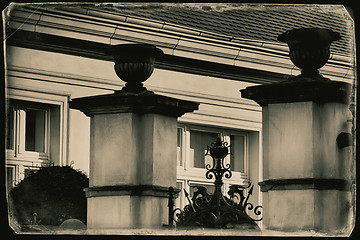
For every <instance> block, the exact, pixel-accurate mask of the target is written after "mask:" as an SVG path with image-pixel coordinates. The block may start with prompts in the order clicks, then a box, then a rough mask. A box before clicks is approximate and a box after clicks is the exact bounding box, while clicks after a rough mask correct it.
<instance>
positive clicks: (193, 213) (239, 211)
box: [174, 138, 262, 230]
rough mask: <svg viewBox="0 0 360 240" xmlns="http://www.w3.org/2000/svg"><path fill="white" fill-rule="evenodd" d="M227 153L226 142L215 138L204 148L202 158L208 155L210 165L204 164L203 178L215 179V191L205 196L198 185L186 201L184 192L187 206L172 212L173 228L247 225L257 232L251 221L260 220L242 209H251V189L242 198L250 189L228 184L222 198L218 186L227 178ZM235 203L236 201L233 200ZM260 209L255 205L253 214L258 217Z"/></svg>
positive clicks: (228, 152) (228, 169) (228, 174)
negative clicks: (225, 161) (175, 223)
mask: <svg viewBox="0 0 360 240" xmlns="http://www.w3.org/2000/svg"><path fill="white" fill-rule="evenodd" d="M228 154H231V153H230V145H229V144H228V143H227V142H224V141H222V140H221V138H217V139H216V141H215V142H213V143H211V147H209V146H208V147H207V152H206V154H205V155H210V156H211V157H212V159H213V164H212V165H210V164H207V165H206V169H207V170H208V171H207V172H206V174H205V176H206V178H208V179H212V178H213V177H215V182H214V185H215V191H214V194H209V193H208V192H207V189H206V188H205V187H202V186H196V188H197V191H196V192H194V195H193V197H192V198H191V199H190V197H189V194H188V193H187V192H186V191H185V189H184V192H185V196H186V198H187V199H188V202H189V204H188V205H186V206H185V207H184V210H181V209H180V208H176V209H175V210H174V220H175V221H176V222H177V226H200V227H213V228H236V227H238V226H240V225H247V227H248V228H249V229H255V230H260V228H259V227H258V225H257V224H256V223H255V221H261V220H262V218H260V219H252V218H251V217H249V216H248V214H247V213H246V210H252V209H253V208H254V206H253V204H251V203H250V202H248V200H249V197H250V195H251V194H252V192H253V187H254V186H252V187H251V188H250V190H249V191H248V194H247V196H246V197H245V195H244V191H245V190H246V189H247V188H249V187H250V185H251V184H249V185H248V186H245V187H244V186H240V185H232V186H230V188H229V191H228V195H229V196H230V198H229V197H227V196H224V195H223V193H222V191H221V187H222V185H223V180H222V178H223V176H225V178H231V176H232V173H231V171H230V164H226V166H224V158H225V157H226V156H227V155H228ZM235 200H237V201H235ZM260 208H262V206H257V207H256V208H255V209H254V214H255V215H260V214H261V211H260Z"/></svg>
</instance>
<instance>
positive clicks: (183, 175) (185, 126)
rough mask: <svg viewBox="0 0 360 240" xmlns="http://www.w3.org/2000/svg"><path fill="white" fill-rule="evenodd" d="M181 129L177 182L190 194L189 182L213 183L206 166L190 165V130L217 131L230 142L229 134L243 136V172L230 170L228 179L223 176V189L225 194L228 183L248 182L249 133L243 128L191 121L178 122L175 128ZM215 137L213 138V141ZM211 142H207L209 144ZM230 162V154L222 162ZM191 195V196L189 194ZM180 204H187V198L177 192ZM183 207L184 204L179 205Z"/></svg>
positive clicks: (240, 183) (246, 183)
mask: <svg viewBox="0 0 360 240" xmlns="http://www.w3.org/2000/svg"><path fill="white" fill-rule="evenodd" d="M179 128H180V129H182V138H181V148H182V149H181V153H182V154H181V158H182V159H181V161H182V163H183V164H182V166H179V165H177V182H181V183H182V184H183V185H182V186H183V188H184V189H185V190H186V191H187V192H188V193H189V194H190V184H191V183H195V184H196V183H197V184H204V185H211V186H212V185H213V183H214V179H207V178H206V177H205V174H206V172H207V170H206V168H195V167H190V131H191V130H195V131H205V132H213V133H218V135H219V136H220V137H222V138H223V139H224V140H225V141H227V142H228V143H230V144H231V142H230V136H231V135H239V136H244V145H245V146H244V172H237V171H231V172H232V177H231V178H230V179H226V178H224V179H223V181H224V185H223V188H222V189H223V191H224V193H225V194H227V193H226V192H227V190H226V189H228V188H229V186H230V185H234V184H237V185H244V186H247V185H248V184H249V181H250V180H249V174H248V173H249V149H250V146H249V133H248V132H247V131H244V130H237V129H227V128H224V127H215V126H205V125H196V124H191V123H178V127H177V129H179ZM215 140H216V139H214V141H215ZM210 144H211V143H209V145H210ZM227 163H230V155H228V156H227V157H226V158H225V159H224V164H227ZM190 197H192V196H190ZM179 198H180V201H179V203H180V204H181V203H182V204H185V205H186V204H187V200H186V198H185V196H184V193H183V192H180V194H179ZM180 207H184V206H182V205H181V206H180Z"/></svg>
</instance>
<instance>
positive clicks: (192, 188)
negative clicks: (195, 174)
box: [190, 183, 215, 197]
mask: <svg viewBox="0 0 360 240" xmlns="http://www.w3.org/2000/svg"><path fill="white" fill-rule="evenodd" d="M196 186H200V187H204V188H206V190H207V193H208V194H214V192H215V186H214V185H213V184H201V183H190V196H191V197H193V196H194V192H196V191H197V188H196Z"/></svg>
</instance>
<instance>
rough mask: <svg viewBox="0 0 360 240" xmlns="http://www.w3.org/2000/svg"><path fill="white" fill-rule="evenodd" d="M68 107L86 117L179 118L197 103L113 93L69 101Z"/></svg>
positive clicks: (146, 94)
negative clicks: (99, 115)
mask: <svg viewBox="0 0 360 240" xmlns="http://www.w3.org/2000/svg"><path fill="white" fill-rule="evenodd" d="M70 107H71V108H74V109H78V110H81V111H82V112H83V113H84V114H86V116H89V117H90V116H94V115H97V114H115V113H136V114H147V113H156V114H160V115H165V116H170V117H180V116H182V115H183V114H184V113H186V112H192V111H194V110H197V109H198V107H199V103H196V102H192V101H185V100H180V99H176V98H171V97H167V96H162V95H158V94H155V93H153V92H150V91H146V92H142V93H127V92H123V91H120V92H115V93H114V94H106V95H99V96H91V97H83V98H77V99H73V100H72V101H70Z"/></svg>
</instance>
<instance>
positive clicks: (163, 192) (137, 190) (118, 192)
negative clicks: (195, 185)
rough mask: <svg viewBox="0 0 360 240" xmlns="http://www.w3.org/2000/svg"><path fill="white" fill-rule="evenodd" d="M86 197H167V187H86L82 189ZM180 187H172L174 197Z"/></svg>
mask: <svg viewBox="0 0 360 240" xmlns="http://www.w3.org/2000/svg"><path fill="white" fill-rule="evenodd" d="M84 191H85V194H86V197H87V198H91V197H103V196H154V197H164V198H168V197H169V188H168V187H163V186H156V185H115V186H101V187H88V188H85V189H84ZM179 192H180V189H177V188H174V197H176V196H177V195H178V193H179Z"/></svg>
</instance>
